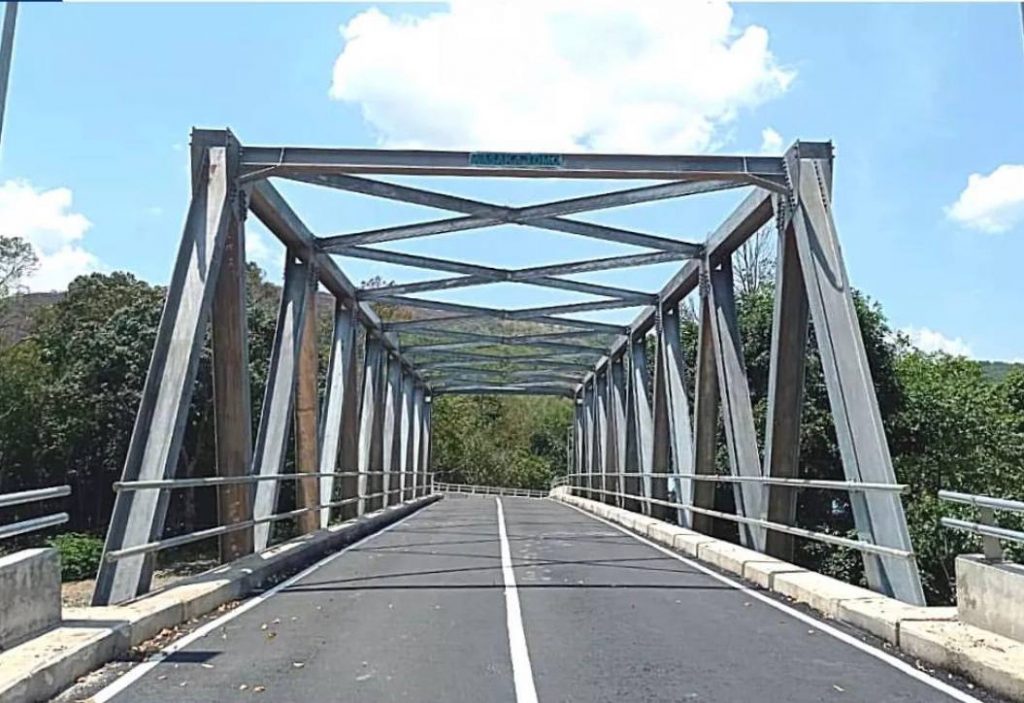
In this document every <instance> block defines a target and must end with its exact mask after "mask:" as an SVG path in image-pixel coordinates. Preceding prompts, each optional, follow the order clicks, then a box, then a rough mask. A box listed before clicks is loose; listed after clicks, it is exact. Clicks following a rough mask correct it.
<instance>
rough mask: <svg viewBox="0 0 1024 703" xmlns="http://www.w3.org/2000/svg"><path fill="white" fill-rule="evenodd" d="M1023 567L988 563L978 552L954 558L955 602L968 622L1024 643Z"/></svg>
mask: <svg viewBox="0 0 1024 703" xmlns="http://www.w3.org/2000/svg"><path fill="white" fill-rule="evenodd" d="M1021 594H1024V566H1022V565H1021V564H1012V563H1009V562H998V563H991V562H988V561H986V560H985V557H984V556H982V555H981V554H964V555H961V556H958V557H957V558H956V605H957V609H958V612H959V613H960V619H961V620H963V621H964V622H965V623H967V624H968V625H974V626H975V627H980V628H981V629H983V630H989V631H991V632H995V633H996V634H998V635H1003V636H1004V637H1009V638H1010V639H1014V640H1017V641H1018V642H1024V597H1022V596H1021Z"/></svg>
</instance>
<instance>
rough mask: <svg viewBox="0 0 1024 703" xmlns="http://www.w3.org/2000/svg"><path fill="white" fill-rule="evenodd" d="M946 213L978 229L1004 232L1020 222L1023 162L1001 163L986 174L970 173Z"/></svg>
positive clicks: (1023, 203)
mask: <svg viewBox="0 0 1024 703" xmlns="http://www.w3.org/2000/svg"><path fill="white" fill-rule="evenodd" d="M946 215H947V216H948V217H949V218H950V219H952V220H955V221H957V222H959V223H960V224H962V225H965V226H967V227H970V228H971V229H976V230H980V231H982V232H1006V231H1007V230H1009V229H1012V228H1013V227H1016V226H1017V225H1019V224H1020V223H1021V222H1024V164H1003V165H1002V166H1000V167H999V168H997V169H996V170H995V171H993V172H992V173H990V174H988V175H987V176H985V175H982V174H980V173H972V174H971V175H970V177H968V179H967V187H966V188H964V190H963V192H962V193H960V197H959V198H958V199H957V201H956V202H955V203H953V205H951V206H950V207H948V208H946Z"/></svg>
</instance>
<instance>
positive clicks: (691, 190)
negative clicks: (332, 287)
mask: <svg viewBox="0 0 1024 703" xmlns="http://www.w3.org/2000/svg"><path fill="white" fill-rule="evenodd" d="M288 177H290V178H293V179H294V180H300V181H305V182H307V183H313V184H315V185H322V186H328V187H331V188H338V189H341V190H349V191H354V192H359V193H364V194H366V195H373V196H376V197H380V198H387V199H390V200H398V201H400V202H406V203H414V204H417V205H426V206H428V207H435V208H440V209H443V210H451V211H454V212H461V213H466V214H467V215H469V216H468V217H454V218H448V219H444V220H434V221H431V222H424V223H420V224H414V225H402V226H398V227H386V228H382V229H375V230H368V231H365V232H355V233H352V234H343V235H336V236H332V237H324V238H322V239H321V240H320V243H321V246H323V247H324V249H325V250H326V251H331V252H335V253H341V252H343V251H344V249H345V248H346V247H350V246H356V245H359V244H377V243H380V242H392V241H397V240H401V239H410V238H414V237H425V236H429V235H434V234H446V233H450V232H459V231H465V230H472V229H480V228H483V227H493V226H495V225H503V224H515V225H529V226H532V227H537V228H539V229H547V230H553V231H556V232H564V233H567V234H577V235H581V236H584V237H590V238H593V239H603V240H606V241H612V242H617V243H620V244H631V245H633V246H640V247H647V248H649V249H659V250H663V251H678V252H681V253H684V254H688V255H691V256H695V255H698V254H699V252H700V245H699V244H694V243H692V242H681V241H679V240H677V239H668V238H665V237H659V236H655V235H650V234H641V233H639V232H632V231H629V230H624V229H620V228H617V227H606V226H604V225H596V224H593V223H590V222H579V221H577V220H569V219H565V218H563V217H561V215H568V214H571V213H578V212H589V211H593V210H599V209H604V208H611V207H620V206H624V205H631V204H634V203H642V202H648V201H652V200H663V199H665V198H675V197H680V196H685V195H693V194H696V193H708V192H713V191H717V190H726V189H729V188H736V187H738V186H739V185H741V184H739V183H735V182H729V181H717V182H716V181H710V182H709V181H705V182H700V181H692V182H683V183H669V184H662V185H657V186H648V187H646V188H635V189H632V190H628V191H620V192H617V193H603V194H600V195H594V196H587V197H582V198H571V199H568V200H558V201H553V202H549V203H544V204H541V205H531V206H528V207H507V206H502V205H494V204H492V203H486V202H483V201H480V200H472V199H469V198H461V197H455V196H451V195H445V194H443V193H436V192H433V191H428V190H423V189H420V188H411V187H408V186H401V185H395V184H392V183H381V182H379V181H371V180H368V179H365V178H355V177H352V176H330V175H327V176H324V175H321V176H311V177H304V176H288Z"/></svg>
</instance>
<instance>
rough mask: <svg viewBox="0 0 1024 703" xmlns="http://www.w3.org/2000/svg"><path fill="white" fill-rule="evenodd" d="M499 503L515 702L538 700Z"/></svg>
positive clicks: (499, 523)
mask: <svg viewBox="0 0 1024 703" xmlns="http://www.w3.org/2000/svg"><path fill="white" fill-rule="evenodd" d="M494 502H495V503H497V504H498V539H499V541H500V542H501V575H502V576H503V577H504V578H505V612H506V614H507V616H508V647H509V650H510V651H511V652H512V678H513V680H514V681H515V686H516V703H537V689H536V688H535V687H534V684H533V667H532V666H530V652H529V650H528V649H527V647H526V632H525V631H524V630H523V612H522V610H520V608H519V591H518V590H516V575H515V572H513V571H512V550H511V549H509V546H508V534H507V533H506V532H505V512H504V510H502V507H501V499H500V498H497V497H495V499H494Z"/></svg>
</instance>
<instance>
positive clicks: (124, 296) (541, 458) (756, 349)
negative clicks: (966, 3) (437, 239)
mask: <svg viewBox="0 0 1024 703" xmlns="http://www.w3.org/2000/svg"><path fill="white" fill-rule="evenodd" d="M3 251H6V252H10V253H11V255H12V256H16V257H18V260H17V262H9V264H8V265H7V267H6V268H4V267H3V266H0V272H3V271H8V272H13V273H12V274H11V275H8V276H7V277H6V278H4V279H3V280H4V288H3V289H2V290H3V291H5V292H6V293H5V294H10V293H13V292H15V291H17V290H18V287H19V285H18V280H17V279H18V276H19V275H23V274H24V272H26V271H29V270H31V260H30V259H27V258H26V252H25V249H24V247H19V246H18V245H17V244H16V243H11V242H9V241H5V243H4V248H3ZM0 253H2V252H0ZM163 296H164V291H163V289H161V288H159V287H155V286H151V285H149V284H146V283H144V282H142V281H139V280H137V279H136V278H134V277H133V276H131V275H129V274H126V273H113V274H109V275H106V274H93V275H90V276H84V277H81V278H79V279H77V280H75V281H74V282H72V284H71V286H70V287H69V289H68V291H67V292H66V293H65V294H64V295H63V296H61V297H60V298H59V299H58V300H57V301H56V302H54V303H52V304H47V305H45V306H43V307H41V308H40V309H39V310H38V311H37V312H36V313H35V314H34V316H33V319H32V321H31V324H30V325H29V326H28V327H27V329H28V330H29V334H28V335H27V336H21V337H20V338H18V339H17V340H13V341H12V340H11V339H6V340H3V341H0V492H9V491H15V490H22V489H26V488H33V487H38V486H45V485H55V484H60V483H70V484H71V485H72V488H73V494H72V497H71V498H70V499H68V500H67V501H66V507H65V509H67V510H68V512H70V513H71V524H70V525H69V529H71V530H73V531H75V532H81V533H88V534H92V535H102V533H103V531H104V528H105V526H106V521H107V519H108V516H109V514H110V509H111V506H112V503H113V497H114V494H113V491H112V490H111V484H112V482H113V481H115V480H116V479H117V478H119V476H120V472H121V468H122V466H123V462H124V457H125V454H126V452H127V449H128V440H129V438H130V435H131V430H132V425H133V422H134V418H135V412H136V409H137V407H138V404H139V399H140V396H141V392H142V386H143V382H144V380H145V376H146V371H147V369H148V365H149V358H150V354H151V351H152V346H153V340H154V337H155V333H156V327H157V324H158V322H159V318H160V311H161V306H162V302H163ZM278 297H279V290H278V289H277V287H276V286H273V285H271V284H268V283H267V282H266V281H265V280H263V277H262V274H261V272H260V271H259V270H258V269H256V268H251V269H250V271H249V280H248V325H249V333H250V356H251V360H252V362H251V366H250V374H251V375H250V380H251V388H252V400H253V406H254V407H253V417H254V424H255V423H256V422H258V417H259V410H260V405H261V401H262V389H263V387H264V384H265V378H266V372H267V364H268V360H269V358H270V348H271V345H272V342H273V334H274V325H275V321H276V315H277V304H278ZM0 298H3V296H0ZM856 303H857V311H858V315H859V319H860V325H861V329H862V332H863V336H864V344H865V349H866V351H867V356H868V360H869V363H870V366H871V371H872V374H873V378H874V382H875V387H876V391H877V395H878V402H879V407H880V410H881V414H882V418H883V422H884V424H885V429H886V433H887V436H888V438H889V443H890V447H891V450H892V455H893V460H894V464H895V467H896V471H897V476H898V479H899V480H900V481H901V482H903V483H907V484H909V486H910V490H909V491H908V493H907V494H906V495H905V496H904V504H905V505H906V508H907V515H908V520H909V523H910V530H911V533H912V536H913V540H914V544H915V548H916V550H917V553H918V555H919V563H920V566H921V572H922V576H923V579H924V583H925V587H926V591H927V594H928V597H929V599H930V600H931V601H932V602H936V603H939V602H948V601H949V600H950V598H951V592H952V590H951V579H952V574H953V560H954V558H955V556H956V554H958V553H962V552H964V551H972V550H973V551H976V550H977V545H976V544H974V543H973V542H972V539H971V538H970V537H969V536H966V535H963V534H959V533H955V532H952V531H950V530H946V529H942V528H941V527H940V526H939V522H938V520H939V517H940V516H941V515H944V514H946V515H948V514H954V513H957V512H961V511H960V510H958V509H957V507H956V506H952V505H949V504H940V503H939V502H938V500H937V497H936V493H937V491H938V490H939V488H949V489H954V490H961V491H965V492H970V493H981V494H988V495H995V496H1005V497H1017V498H1021V497H1024V496H1022V494H1021V490H1022V488H1021V487H1022V486H1024V367H1021V366H1020V365H1017V366H1015V367H1012V368H1004V367H1001V368H1000V373H999V374H992V373H991V368H985V367H984V366H983V365H982V364H981V363H979V362H975V361H971V360H968V359H963V358H954V357H949V356H945V355H942V354H935V355H926V354H922V353H921V352H919V351H917V350H915V349H913V348H912V347H911V346H910V345H909V343H908V341H907V340H906V339H904V338H902V337H901V336H900V335H899V334H896V333H894V332H893V331H892V330H891V329H890V328H889V327H888V325H887V322H886V320H885V317H884V315H883V313H882V311H881V308H880V307H879V306H878V305H877V304H872V303H870V302H869V301H867V300H865V299H863V298H860V297H858V298H857V301H856ZM738 305H739V314H740V324H741V332H742V336H743V347H744V355H745V359H746V364H747V367H748V372H749V381H750V390H751V396H752V399H753V403H754V412H755V420H756V423H757V426H758V431H759V432H763V427H764V417H765V411H766V405H765V402H766V401H765V396H766V393H767V385H768V366H769V350H770V344H771V318H772V288H771V276H760V275H759V276H755V277H753V278H752V279H750V280H746V279H745V280H744V281H743V285H742V286H741V287H740V291H739V295H738ZM0 307H2V306H0ZM8 309H10V308H8ZM318 310H319V311H320V313H321V319H320V329H321V334H320V338H321V342H322V347H323V349H322V350H321V358H322V360H325V359H326V353H327V341H328V339H329V336H330V335H329V334H328V333H327V331H328V330H329V325H330V305H323V306H320V305H318ZM380 312H382V314H385V315H386V316H387V317H392V318H393V317H397V316H402V315H403V314H404V312H405V311H403V310H390V311H387V310H382V311H380ZM696 333H697V327H696V323H695V322H694V321H693V319H692V317H691V319H689V321H688V322H687V323H686V324H684V326H683V342H684V349H685V350H686V354H687V362H688V364H689V365H690V367H691V368H692V366H693V364H694V363H695V360H696V352H695V342H696ZM325 368H326V363H325V361H322V363H321V375H322V374H323V371H324V369H325ZM689 391H690V393H691V394H692V391H693V389H692V385H691V387H690V389H689ZM211 393H212V389H211V383H210V350H209V345H208V344H207V345H206V346H205V347H204V350H203V354H202V358H201V360H200V366H199V376H198V381H197V386H196V389H195V394H194V399H193V405H192V409H191V412H190V414H189V418H188V424H187V429H186V440H185V446H184V450H183V452H182V456H181V457H180V459H179V461H180V463H179V474H178V475H179V476H189V475H191V476H198V475H209V474H210V473H211V472H212V468H213V420H212V416H211V412H210V410H211ZM571 415H572V406H571V404H570V403H569V402H568V401H567V400H564V399H556V398H544V397H539V398H522V397H504V396H503V397H490V396H466V397H459V396H440V397H438V398H436V399H435V403H434V410H433V460H432V463H433V468H434V469H436V470H438V471H443V472H444V478H445V479H447V480H450V481H453V482H465V483H483V484H499V485H512V486H521V487H534V488H537V487H543V486H545V485H547V483H548V481H549V480H550V478H551V477H552V476H553V475H556V474H558V473H560V472H562V471H564V467H565V466H566V436H567V432H568V429H569V426H570V423H571ZM255 429H256V428H255V427H254V431H255ZM761 439H762V445H763V437H762V438H761ZM720 444H721V443H720ZM287 461H288V466H286V469H285V470H286V471H287V470H290V468H289V467H290V466H291V462H292V458H291V457H290V456H289V457H288V459H287ZM720 465H721V467H722V470H726V469H725V459H724V452H723V453H722V456H721V457H720ZM801 471H802V473H803V474H804V475H805V476H808V477H817V478H841V477H842V467H841V464H840V462H839V458H838V451H837V447H836V441H835V433H834V429H833V426H832V421H831V416H830V412H829V406H828V397H827V393H826V390H825V385H824V381H823V378H822V373H821V365H820V362H819V359H818V356H817V352H816V351H815V343H814V340H813V337H812V339H811V340H810V341H809V344H808V366H807V379H806V393H805V403H804V410H803V429H802V435H801ZM718 495H719V499H720V500H721V501H722V502H723V504H727V503H728V501H729V493H728V490H722V491H719V494H718ZM289 500H292V497H291V493H290V487H289V486H287V485H285V486H284V487H283V489H282V501H284V502H285V503H287V502H288V501H289ZM49 507H52V506H49ZM49 507H48V506H40V507H39V508H38V510H37V512H35V513H33V512H31V511H32V510H36V507H35V506H28V507H26V508H24V510H22V511H21V513H20V515H21V516H29V515H31V514H38V512H39V511H46V510H49ZM798 513H799V516H800V517H799V519H800V524H801V525H803V526H806V527H809V528H812V529H818V530H830V531H833V532H837V533H850V532H851V531H852V530H853V527H854V525H853V521H852V517H851V513H850V506H849V502H848V500H847V498H846V496H845V494H844V493H836V492H831V493H830V492H824V491H803V492H802V493H801V497H800V502H799V511H798ZM967 514H969V511H968V513H967ZM215 515H216V505H215V497H214V495H213V493H212V492H211V491H204V490H201V489H196V490H181V491H175V493H174V497H173V499H172V501H171V504H170V512H169V522H168V530H169V533H174V532H179V531H186V530H187V531H191V530H193V529H199V528H202V527H205V526H209V525H211V524H213V521H214V520H215ZM8 517H10V513H9V512H8V513H6V514H3V515H0V520H3V519H7V518H8ZM1005 523H1006V524H1008V525H1012V524H1013V522H1012V520H1006V521H1005ZM726 527H727V526H726ZM282 528H285V529H287V526H285V525H282ZM57 544H58V547H59V548H61V550H62V552H66V553H67V554H69V557H68V559H69V562H68V563H69V567H68V568H72V567H71V566H70V564H71V560H73V562H74V563H75V564H78V565H79V566H78V567H73V568H77V569H79V573H86V572H88V571H89V570H90V569H91V568H92V567H91V566H84V567H83V566H81V565H82V564H91V561H89V560H90V559H91V558H92V557H91V556H90V555H91V554H92V553H93V551H92V550H94V549H95V544H94V543H89V542H85V541H83V539H82V538H80V537H78V536H74V537H67V538H66V539H65V540H62V541H60V542H58V543H57ZM800 550H801V551H800V554H799V559H800V560H801V561H802V562H804V563H806V564H808V565H810V566H812V567H814V568H818V569H821V570H823V571H826V572H828V573H833V574H836V575H839V576H842V577H844V578H848V579H850V580H852V581H857V580H859V579H861V578H862V574H861V564H860V561H859V558H858V557H857V555H854V554H847V553H843V552H842V551H837V550H834V549H831V548H827V549H826V548H823V547H821V546H820V545H817V544H815V543H809V542H804V543H801V545H800Z"/></svg>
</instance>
